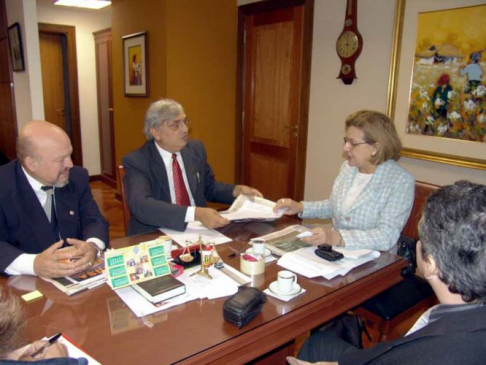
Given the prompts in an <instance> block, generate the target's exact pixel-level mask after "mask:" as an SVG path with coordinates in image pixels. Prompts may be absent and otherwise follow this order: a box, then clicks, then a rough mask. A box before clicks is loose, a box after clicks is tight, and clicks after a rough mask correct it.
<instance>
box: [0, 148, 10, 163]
mask: <svg viewBox="0 0 486 365" xmlns="http://www.w3.org/2000/svg"><path fill="white" fill-rule="evenodd" d="M9 162H10V159H9V158H8V157H7V156H5V155H4V154H3V153H2V151H0V166H1V165H5V164H7V163H9Z"/></svg>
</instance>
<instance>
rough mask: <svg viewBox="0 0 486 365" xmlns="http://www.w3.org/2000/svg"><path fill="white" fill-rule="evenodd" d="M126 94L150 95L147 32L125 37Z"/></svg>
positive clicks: (124, 71)
mask: <svg viewBox="0 0 486 365" xmlns="http://www.w3.org/2000/svg"><path fill="white" fill-rule="evenodd" d="M123 75H124V83H125V96H135V97H147V96H148V59H147V32H140V33H135V34H130V35H127V36H124V37H123Z"/></svg>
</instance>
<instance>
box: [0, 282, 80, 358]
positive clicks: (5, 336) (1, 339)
mask: <svg viewBox="0 0 486 365" xmlns="http://www.w3.org/2000/svg"><path fill="white" fill-rule="evenodd" d="M24 327H25V318H24V316H23V312H22V307H21V305H20V302H19V300H18V299H17V298H15V297H13V296H11V295H5V294H4V292H3V291H2V289H1V288H0V365H6V364H31V363H32V362H33V361H35V363H36V364H49V365H86V364H88V361H87V360H86V359H85V358H79V359H75V358H70V357H68V352H67V349H66V347H65V346H64V345H63V344H61V343H59V342H55V343H53V344H52V345H50V346H48V347H47V348H46V349H45V350H43V351H41V352H40V353H39V354H38V355H36V354H35V353H36V352H37V351H38V350H39V349H41V348H42V346H43V345H44V344H45V343H46V341H45V340H44V341H42V340H40V341H36V342H34V343H32V344H30V345H25V346H23V347H22V345H24V344H25V341H23V340H22V331H23V329H24Z"/></svg>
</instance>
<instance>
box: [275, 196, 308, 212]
mask: <svg viewBox="0 0 486 365" xmlns="http://www.w3.org/2000/svg"><path fill="white" fill-rule="evenodd" d="M303 210H304V204H303V203H302V202H300V203H298V202H296V201H294V200H292V199H289V198H285V199H279V200H278V201H277V204H276V205H275V207H274V208H273V211H274V212H275V213H280V212H282V213H283V214H285V215H294V214H297V213H300V212H302V211H303Z"/></svg>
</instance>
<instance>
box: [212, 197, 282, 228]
mask: <svg viewBox="0 0 486 365" xmlns="http://www.w3.org/2000/svg"><path fill="white" fill-rule="evenodd" d="M275 204H276V203H274V202H273V201H271V200H267V199H263V198H260V197H257V196H255V197H253V198H250V197H249V196H248V195H239V196H238V198H236V200H235V201H234V202H233V204H232V205H231V207H230V208H229V209H228V210H225V211H223V212H220V214H221V215H222V216H223V217H224V218H226V219H228V220H230V221H233V222H246V221H254V220H258V221H273V220H276V219H278V218H280V217H281V216H282V213H275V212H274V211H273V207H275Z"/></svg>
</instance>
